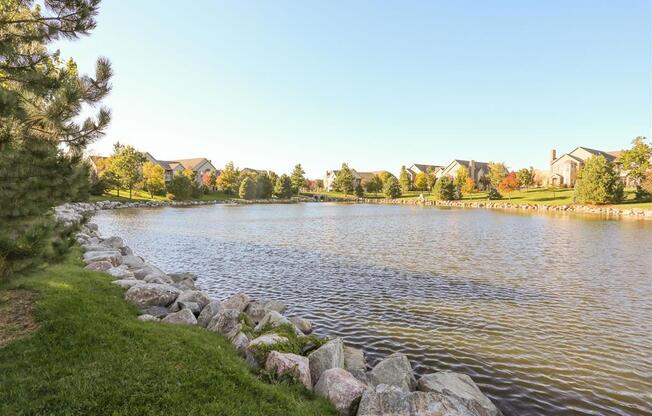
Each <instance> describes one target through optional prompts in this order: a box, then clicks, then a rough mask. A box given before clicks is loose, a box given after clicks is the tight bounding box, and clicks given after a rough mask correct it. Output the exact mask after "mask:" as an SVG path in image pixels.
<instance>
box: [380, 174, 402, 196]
mask: <svg viewBox="0 0 652 416" xmlns="http://www.w3.org/2000/svg"><path fill="white" fill-rule="evenodd" d="M401 190H402V189H401V184H400V183H398V179H396V178H395V177H393V176H390V177H389V178H387V180H386V181H385V185H384V186H383V192H384V193H385V196H386V197H387V198H398V197H400V196H401Z"/></svg>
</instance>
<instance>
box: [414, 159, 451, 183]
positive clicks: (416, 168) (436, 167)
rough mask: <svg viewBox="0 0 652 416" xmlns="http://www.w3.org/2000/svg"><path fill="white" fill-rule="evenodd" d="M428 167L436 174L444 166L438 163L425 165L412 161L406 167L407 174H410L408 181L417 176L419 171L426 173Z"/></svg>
mask: <svg viewBox="0 0 652 416" xmlns="http://www.w3.org/2000/svg"><path fill="white" fill-rule="evenodd" d="M428 169H430V170H431V171H432V173H434V174H435V176H437V174H438V173H439V172H440V171H442V170H444V167H443V166H439V165H426V164H422V163H414V164H413V165H411V166H410V167H409V168H407V173H408V176H410V181H412V182H414V179H415V178H416V177H417V175H418V174H419V173H427V172H428Z"/></svg>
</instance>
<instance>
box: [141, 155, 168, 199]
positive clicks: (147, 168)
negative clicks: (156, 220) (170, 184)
mask: <svg viewBox="0 0 652 416" xmlns="http://www.w3.org/2000/svg"><path fill="white" fill-rule="evenodd" d="M143 185H144V186H143V187H144V188H145V190H147V191H148V192H149V194H150V196H151V197H152V198H153V197H154V194H157V195H158V194H160V193H161V192H163V191H164V190H165V169H163V167H161V165H158V164H156V163H152V162H150V161H147V162H145V163H143Z"/></svg>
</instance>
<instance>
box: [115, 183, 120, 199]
mask: <svg viewBox="0 0 652 416" xmlns="http://www.w3.org/2000/svg"><path fill="white" fill-rule="evenodd" d="M116 189H117V190H118V198H120V187H119V186H118V187H117V188H116Z"/></svg>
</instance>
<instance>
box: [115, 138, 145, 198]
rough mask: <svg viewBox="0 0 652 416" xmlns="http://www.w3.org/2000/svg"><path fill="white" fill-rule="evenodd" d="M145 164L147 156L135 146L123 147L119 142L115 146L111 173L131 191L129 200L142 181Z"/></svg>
mask: <svg viewBox="0 0 652 416" xmlns="http://www.w3.org/2000/svg"><path fill="white" fill-rule="evenodd" d="M143 162H145V156H143V154H142V153H140V152H139V151H137V150H136V149H135V148H134V147H133V146H131V145H122V144H120V143H119V142H116V143H115V144H114V145H113V155H112V156H111V171H113V172H114V173H115V174H116V176H117V177H118V179H119V180H120V185H121V186H123V187H124V188H127V189H128V190H129V199H131V192H132V190H133V188H134V186H135V185H136V184H137V183H139V182H140V180H141V179H142V173H143Z"/></svg>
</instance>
